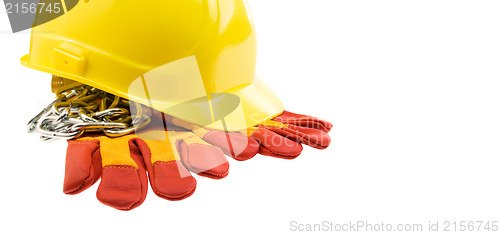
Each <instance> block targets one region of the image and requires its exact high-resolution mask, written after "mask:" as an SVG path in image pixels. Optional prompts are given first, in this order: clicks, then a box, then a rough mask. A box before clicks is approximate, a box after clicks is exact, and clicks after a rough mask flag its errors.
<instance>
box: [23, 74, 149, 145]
mask: <svg viewBox="0 0 500 235" xmlns="http://www.w3.org/2000/svg"><path fill="white" fill-rule="evenodd" d="M55 93H56V99H55V100H54V101H53V102H51V103H50V104H49V105H48V106H47V107H45V108H44V109H43V110H42V111H41V112H40V113H39V114H38V115H36V116H35V117H34V118H32V119H31V120H30V121H29V123H28V132H36V133H38V134H40V135H41V139H42V140H51V139H75V138H78V137H80V136H81V135H83V134H84V133H87V132H101V133H104V134H105V135H106V136H109V137H119V136H123V135H127V134H130V133H132V132H134V131H135V130H136V129H140V128H142V127H144V126H146V125H147V124H149V123H150V122H151V119H150V118H149V117H148V116H146V115H144V114H143V111H142V107H141V105H140V104H138V103H136V102H133V101H129V100H127V99H124V98H121V97H119V96H115V95H112V94H110V93H107V92H104V91H101V90H99V89H97V88H94V87H91V86H88V85H84V84H78V83H77V84H71V85H68V86H64V87H62V88H60V89H58V90H57V91H56V92H55ZM131 110H132V111H133V115H132V114H131Z"/></svg>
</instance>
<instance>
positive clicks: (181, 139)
mask: <svg viewBox="0 0 500 235" xmlns="http://www.w3.org/2000/svg"><path fill="white" fill-rule="evenodd" d="M160 122H162V121H160ZM153 123H158V121H153ZM156 126H158V125H156ZM211 133H212V134H210V135H209V136H210V139H211V140H214V141H215V140H216V139H217V137H221V138H224V139H223V140H217V141H218V142H221V143H223V142H224V140H225V138H226V134H225V132H220V131H211ZM240 137H241V136H240ZM243 137H245V136H243ZM236 138H238V137H236ZM232 140H233V142H234V143H237V142H238V141H239V140H243V141H245V142H246V141H248V139H247V138H246V137H245V138H239V139H234V138H233V139H232ZM241 146H243V147H242V148H241V149H240V150H241V151H240V154H237V155H235V157H236V158H251V157H253V156H254V155H255V154H257V152H258V144H256V143H255V145H246V144H241ZM243 155H245V156H243ZM146 171H147V172H148V174H146ZM190 172H193V173H196V174H198V175H201V176H205V177H209V178H213V179H221V178H224V177H226V176H227V174H228V173H229V163H228V162H227V159H226V157H225V156H224V153H223V151H222V150H221V148H219V147H216V146H213V145H210V144H208V143H207V142H205V141H204V140H203V139H201V138H200V137H198V136H196V135H194V134H193V133H192V132H190V131H187V130H185V129H180V128H175V127H174V128H171V127H169V131H168V132H167V131H165V128H164V127H163V125H161V126H160V127H157V128H148V129H147V130H144V131H140V132H137V133H135V134H129V135H126V136H122V137H117V138H110V137H107V136H104V135H98V136H86V137H80V138H78V139H76V140H69V141H68V149H67V155H66V175H65V179H64V193H66V194H77V193H80V192H82V191H84V190H85V189H87V188H89V187H90V186H92V185H93V184H94V183H96V182H97V181H98V180H99V178H100V179H101V182H100V185H99V188H98V189H97V198H98V200H99V201H101V202H102V203H103V204H105V205H108V206H111V207H114V208H116V209H119V210H131V209H133V208H136V207H138V206H139V205H141V204H142V202H144V200H145V198H146V194H147V189H148V185H147V182H148V175H149V183H150V184H151V188H152V189H153V191H154V192H155V194H156V195H158V196H159V197H161V198H164V199H167V200H182V199H185V198H187V197H189V196H190V195H191V194H193V192H194V191H195V188H196V179H195V178H194V177H193V176H192V175H191V173H190Z"/></svg>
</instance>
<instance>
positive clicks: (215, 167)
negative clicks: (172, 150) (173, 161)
mask: <svg viewBox="0 0 500 235" xmlns="http://www.w3.org/2000/svg"><path fill="white" fill-rule="evenodd" d="M171 133H172V132H169V135H171ZM177 134H178V133H177ZM175 145H176V147H177V150H178V151H179V152H178V153H179V155H180V158H181V160H182V163H183V164H184V166H186V168H187V169H188V170H189V171H191V172H194V173H196V174H198V175H200V176H205V177H208V178H212V179H222V178H224V177H226V176H227V175H228V174H229V163H228V162H227V159H226V156H225V155H224V152H223V151H222V150H221V149H220V148H219V147H216V146H212V145H210V144H208V143H207V142H205V141H203V140H202V139H201V138H200V137H198V136H196V135H194V134H193V133H192V132H184V133H182V134H181V135H178V137H176V142H175Z"/></svg>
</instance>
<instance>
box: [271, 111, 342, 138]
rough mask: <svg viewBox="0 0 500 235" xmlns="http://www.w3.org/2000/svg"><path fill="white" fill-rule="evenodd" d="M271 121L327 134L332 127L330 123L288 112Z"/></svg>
mask: <svg viewBox="0 0 500 235" xmlns="http://www.w3.org/2000/svg"><path fill="white" fill-rule="evenodd" d="M272 120H273V121H278V122H282V123H285V124H292V125H296V126H301V127H308V128H313V129H318V130H322V131H324V132H326V133H328V132H329V131H330V130H331V129H332V127H333V125H332V123H330V122H328V121H326V120H323V119H320V118H317V117H312V116H309V115H302V114H297V113H292V112H289V111H284V112H283V113H282V114H281V115H279V116H277V117H275V118H273V119H272Z"/></svg>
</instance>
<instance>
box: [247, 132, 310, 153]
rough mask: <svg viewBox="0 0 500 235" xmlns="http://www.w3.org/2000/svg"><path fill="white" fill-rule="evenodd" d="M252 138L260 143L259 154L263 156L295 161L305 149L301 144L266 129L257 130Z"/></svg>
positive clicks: (252, 133) (252, 134)
mask: <svg viewBox="0 0 500 235" xmlns="http://www.w3.org/2000/svg"><path fill="white" fill-rule="evenodd" d="M250 137H252V138H254V139H255V140H257V141H258V142H259V143H260V150H259V153H260V154H262V155H267V156H272V157H278V158H284V159H294V158H296V157H298V156H299V155H300V153H302V149H303V148H302V145H301V144H299V143H297V142H295V141H292V140H289V139H287V138H285V137H283V136H281V135H279V134H277V133H274V132H272V131H270V130H268V129H266V128H262V127H260V128H257V129H256V130H254V131H252V132H251V134H250Z"/></svg>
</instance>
